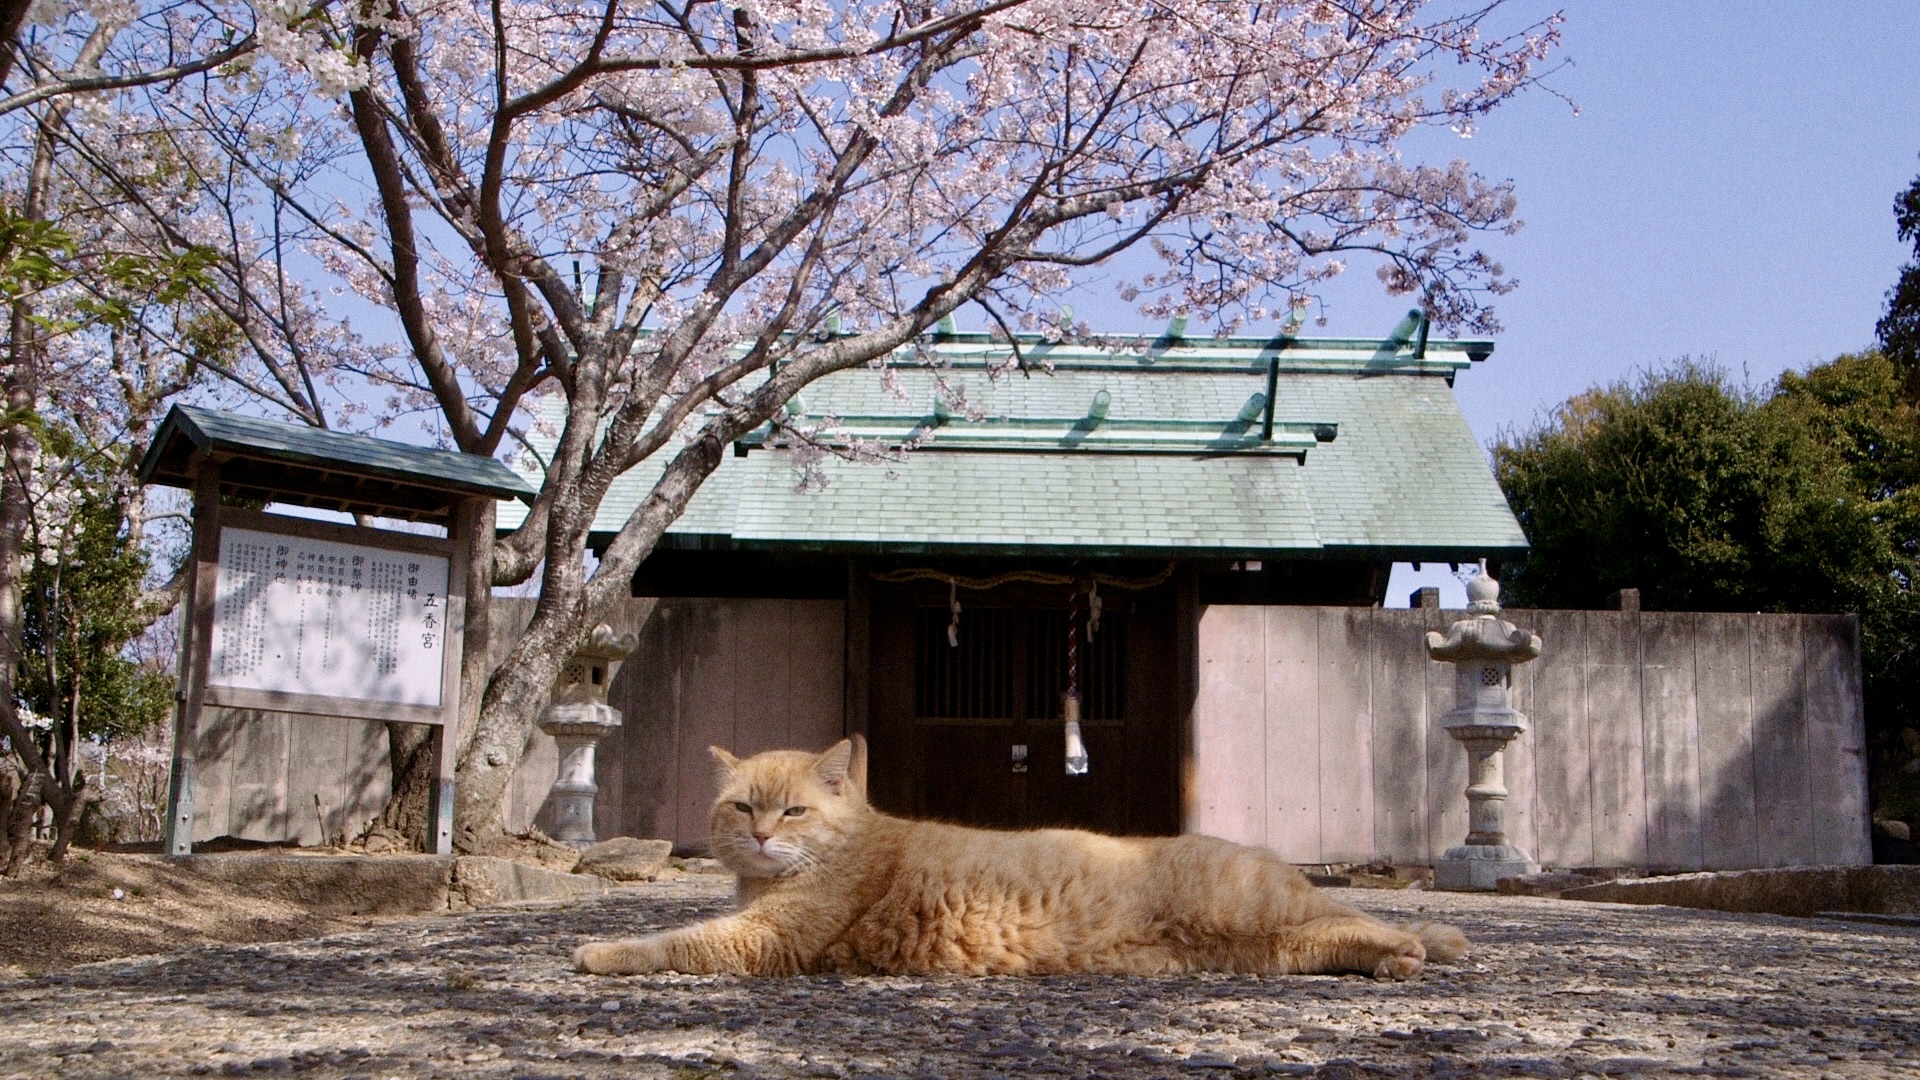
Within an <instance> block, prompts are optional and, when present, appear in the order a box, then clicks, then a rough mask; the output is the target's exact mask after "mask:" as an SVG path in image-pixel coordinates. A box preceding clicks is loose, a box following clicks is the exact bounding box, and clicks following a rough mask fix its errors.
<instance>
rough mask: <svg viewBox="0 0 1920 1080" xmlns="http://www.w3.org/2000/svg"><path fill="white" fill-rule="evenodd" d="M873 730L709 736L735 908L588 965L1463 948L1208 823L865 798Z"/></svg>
mask: <svg viewBox="0 0 1920 1080" xmlns="http://www.w3.org/2000/svg"><path fill="white" fill-rule="evenodd" d="M864 749H865V747H864V745H861V746H858V747H856V745H855V744H854V743H853V742H851V741H844V740H843V741H842V742H840V743H839V744H838V745H836V746H834V747H833V748H832V749H831V750H828V751H827V752H825V753H823V754H809V753H805V752H803V751H798V750H774V751H769V752H767V753H764V754H756V755H754V756H753V757H750V758H747V759H746V760H744V761H742V760H740V759H739V758H736V757H734V756H733V755H732V754H729V753H727V752H726V751H725V750H722V749H720V748H718V747H715V748H713V756H714V760H716V761H717V762H719V766H720V769H719V781H720V797H719V799H718V800H716V801H715V802H714V804H713V850H714V854H715V855H716V856H718V857H719V859H720V860H721V861H722V862H724V863H725V864H726V865H727V866H728V867H730V868H731V869H732V870H733V871H734V872H735V873H737V874H738V875H739V877H740V883H739V910H738V911H737V912H736V913H735V914H732V915H726V916H722V917H720V918H716V919H710V920H708V921H706V922H703V923H697V924H695V925H693V926H688V927H683V928H681V929H678V930H668V931H665V932H663V933H658V934H653V935H651V936H648V937H643V938H630V939H627V940H624V941H603V942H593V943H590V944H586V945H582V946H580V948H578V949H576V950H575V951H574V954H573V963H574V966H575V967H577V968H579V969H580V970H581V971H586V972H592V973H595V974H602V975H610V974H633V973H638V972H648V971H668V970H671V971H681V972H688V973H699V974H707V973H714V972H730V973H736V974H745V975H795V974H800V973H803V972H821V971H841V972H855V973H883V974H903V975H904V974H933V973H941V972H945V973H963V974H970V975H1044V974H1056V973H1060V972H1074V971H1082V972H1101V973H1107V974H1137V975H1159V974H1166V973H1170V972H1182V971H1236V972H1257V973H1271V974H1287V973H1320V972H1336V971H1357V972H1362V973H1365V974H1370V975H1374V976H1379V977H1392V978H1397V979H1404V978H1408V977H1410V976H1413V975H1416V974H1418V973H1419V971H1420V968H1421V965H1422V964H1423V963H1424V962H1425V961H1426V960H1427V959H1428V958H1432V959H1435V960H1453V959H1457V958H1459V957H1461V956H1464V955H1465V954H1466V950H1467V939H1466V937H1465V936H1464V935H1462V934H1461V933H1460V931H1458V930H1456V929H1454V928H1453V927H1451V926H1442V925H1438V924H1428V925H1424V926H1418V927H1411V928H1408V929H1405V930H1401V929H1395V928H1393V927H1390V926H1386V925H1384V924H1382V923H1380V922H1378V921H1376V920H1374V919H1371V918H1368V917H1367V916H1365V915H1362V914H1360V913H1359V912H1358V911H1355V910H1354V909H1352V908H1350V907H1347V906H1346V905H1344V904H1341V903H1338V902H1336V901H1334V900H1331V899H1328V898H1327V897H1326V895H1325V894H1323V893H1321V892H1318V891H1317V890H1315V889H1314V887H1313V885H1312V884H1311V883H1309V882H1308V881H1307V879H1306V878H1305V877H1304V876H1303V875H1301V874H1300V872H1299V871H1297V870H1295V869H1294V868H1293V867H1291V866H1289V865H1287V864H1286V863H1284V862H1282V861H1281V860H1280V859H1279V857H1277V856H1275V855H1274V854H1272V853H1271V852H1267V851H1263V850H1260V849H1257V848H1250V847H1245V846H1242V845H1240V844H1234V843H1230V842H1228V841H1225V840H1219V839H1216V838H1214V837H1210V836H1178V837H1164V838H1123V837H1113V836H1101V835H1098V834H1096V833H1090V832H1081V831H1079V830H1076V829H1037V830H1034V831H1031V832H994V831H989V830H985V829H971V828H965V827H962V826H959V825H948V824H944V823H941V822H934V821H908V820H905V819H902V818H897V817H892V816H890V815H887V814H883V813H880V812H879V811H877V810H874V809H872V808H871V807H869V806H868V805H867V801H866V795H865V784H864V780H865V775H864V773H865V755H864V753H856V751H857V750H859V751H863V750H864Z"/></svg>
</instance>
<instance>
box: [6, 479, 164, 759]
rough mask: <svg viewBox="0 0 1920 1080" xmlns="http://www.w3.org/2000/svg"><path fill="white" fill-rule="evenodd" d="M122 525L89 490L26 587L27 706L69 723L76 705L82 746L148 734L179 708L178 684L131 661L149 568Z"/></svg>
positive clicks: (99, 491)
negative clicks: (86, 741)
mask: <svg viewBox="0 0 1920 1080" xmlns="http://www.w3.org/2000/svg"><path fill="white" fill-rule="evenodd" d="M122 520H123V519H122V515H121V508H120V507H119V506H118V505H117V504H116V503H115V502H114V501H113V500H112V498H111V497H110V491H109V489H108V488H107V487H106V485H105V484H103V483H98V482H94V483H87V484H82V485H81V490H80V493H79V497H78V500H77V502H76V505H75V506H74V508H73V512H72V515H71V517H70V518H69V519H68V520H66V521H62V522H55V523H51V524H52V526H53V527H56V528H60V529H62V530H63V531H64V534H65V535H64V536H63V537H62V538H61V539H60V540H59V541H58V542H57V544H55V545H47V544H42V545H41V548H40V554H39V555H38V556H37V557H36V558H35V559H34V560H33V561H32V563H31V564H30V565H29V567H28V569H27V574H26V579H25V582H24V588H23V593H24V595H23V601H24V603H23V604H22V614H23V626H22V634H21V636H22V645H23V656H22V659H21V665H20V678H19V687H18V689H19V693H20V697H21V699H22V701H23V702H24V703H25V704H26V705H27V706H28V707H29V708H31V709H32V710H33V711H34V712H36V713H38V714H40V715H42V716H46V717H52V718H55V719H57V720H64V719H65V718H66V717H67V715H68V712H69V710H70V709H71V708H72V706H73V704H74V700H75V697H76V695H77V697H78V701H79V710H78V712H79V720H80V731H79V734H80V735H81V736H83V737H98V738H102V739H112V738H115V737H118V736H125V735H133V734H137V733H140V732H144V731H147V730H149V729H150V728H152V727H153V726H154V725H156V724H158V723H160V722H162V721H163V720H164V719H165V718H166V716H167V714H168V711H169V709H170V708H171V706H172V697H173V680H172V679H171V678H170V677H168V676H167V675H165V674H163V673H161V672H158V671H154V670H152V669H151V668H148V667H145V666H143V665H141V664H139V663H137V662H135V661H133V660H130V659H128V658H127V657H126V656H125V647H126V644H127V642H129V641H131V640H132V639H133V638H134V637H135V636H137V635H138V634H140V633H141V632H142V631H144V630H145V629H146V627H147V623H148V621H149V620H148V619H147V618H145V617H144V616H143V614H142V612H141V610H140V593H141V584H142V582H143V581H144V579H145V577H146V574H147V559H146V556H145V554H144V553H142V552H141V551H140V549H139V548H138V547H137V546H136V545H134V544H133V543H131V542H130V541H129V540H128V538H127V536H126V534H125V532H124V531H123V530H122ZM43 539H48V538H43Z"/></svg>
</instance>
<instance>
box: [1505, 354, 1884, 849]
mask: <svg viewBox="0 0 1920 1080" xmlns="http://www.w3.org/2000/svg"><path fill="white" fill-rule="evenodd" d="M1493 458H1494V472H1495V475H1496V476H1497V477H1498V478H1499V481H1500V485H1501V488H1502V489H1503V490H1504V491H1505V492H1506V494H1507V500H1508V502H1509V503H1510V504H1511V505H1512V506H1513V509H1514V512H1515V513H1516V514H1517V515H1518V516H1519V518H1520V522H1521V525H1522V527H1523V528H1524V529H1525V530H1526V533H1527V537H1528V539H1529V540H1530V541H1531V542H1532V547H1531V549H1530V550H1529V551H1528V553H1527V555H1526V556H1525V557H1524V558H1522V559H1518V560H1512V561H1509V562H1508V563H1506V564H1505V566H1504V567H1503V573H1504V583H1505V584H1506V586H1507V588H1508V590H1509V594H1510V595H1511V596H1512V598H1513V600H1514V602H1515V603H1517V604H1524V605H1532V606H1539V607H1572V608H1595V607H1600V606H1601V605H1602V602H1603V600H1604V598H1605V597H1606V596H1607V594H1609V593H1611V592H1613V591H1614V590H1617V589H1621V588H1638V589H1639V590H1640V591H1641V603H1642V605H1643V606H1644V607H1647V608H1650V609H1654V610H1669V611H1800V612H1852V613H1856V614H1858V615H1859V616H1860V626H1861V645H1862V665H1863V668H1864V670H1865V675H1866V686H1865V691H1866V713H1867V726H1868V738H1869V741H1870V744H1871V745H1872V746H1873V747H1874V748H1875V759H1876V763H1877V764H1878V766H1879V767H1877V768H1876V770H1875V776H1874V789H1875V794H1876V798H1877V799H1878V800H1879V803H1878V805H1879V806H1880V809H1881V810H1882V811H1883V812H1891V813H1894V814H1897V815H1899V816H1905V817H1912V816H1913V815H1914V814H1916V813H1920V802H1917V801H1915V799H1914V796H1915V794H1920V791H1914V790H1909V789H1911V788H1913V787H1914V785H1913V784H1912V783H1911V782H1910V781H1906V780H1900V779H1898V778H1897V777H1896V776H1895V769H1894V768H1892V766H1893V765H1894V762H1893V759H1892V757H1891V754H1892V751H1893V750H1894V749H1895V748H1896V747H1898V746H1899V744H1900V732H1901V731H1902V729H1904V728H1907V727H1909V726H1913V725H1916V724H1920V697H1916V693H1915V688H1916V687H1920V598H1917V597H1916V595H1915V593H1914V590H1913V582H1914V578H1915V571H1916V568H1917V567H1920V562H1917V558H1916V557H1917V556H1920V496H1917V495H1916V492H1915V490H1914V487H1913V482H1914V479H1915V477H1916V475H1920V412H1916V409H1915V407H1914V404H1913V402H1912V400H1911V399H1910V398H1909V397H1908V396H1907V395H1906V393H1905V391H1904V382H1903V377H1902V373H1901V371H1900V369H1899V367H1898V366H1897V365H1896V364H1895V363H1894V362H1893V361H1892V360H1891V359H1889V358H1888V357H1887V356H1886V355H1884V354H1882V353H1863V354H1859V355H1852V356H1843V357H1840V358H1839V359H1837V360H1834V361H1832V362H1831V363H1828V364H1822V365H1819V366H1817V367H1814V368H1812V369H1811V370H1809V371H1807V372H1805V373H1797V372H1789V373H1787V374H1785V375H1783V376H1781V378H1780V380H1779V382H1778V383H1777V384H1776V385H1775V386H1774V387H1773V388H1771V390H1770V391H1769V392H1767V393H1765V394H1754V393H1749V392H1747V391H1745V390H1743V389H1741V388H1739V387H1737V386H1734V385H1732V384H1731V383H1730V382H1729V380H1728V379H1727V377H1726V374H1725V373H1724V372H1723V371H1721V370H1719V369H1717V368H1714V367H1710V366H1707V365H1702V364H1697V363H1682V364H1679V365H1676V366H1674V367H1672V368H1668V369H1665V370H1659V371H1653V372H1649V373H1648V374H1646V375H1644V376H1642V377H1641V379H1640V380H1639V381H1638V382H1635V383H1621V384H1616V385H1614V386H1611V387H1608V388H1605V389H1595V390H1589V391H1587V392H1585V393H1583V394H1580V395H1578V396H1576V397H1574V398H1572V399H1570V400H1569V401H1567V402H1566V403H1565V404H1564V405H1562V406H1560V408H1558V409H1557V410H1555V411H1554V413H1553V414H1552V415H1551V416H1549V417H1548V418H1546V419H1545V420H1544V421H1543V422H1542V423H1541V424H1539V425H1538V426H1536V427H1535V428H1533V429H1532V430H1529V431H1526V432H1523V433H1518V434H1507V435H1503V436H1502V437H1501V439H1500V440H1499V441H1498V442H1497V443H1496V444H1495V446H1494V450H1493Z"/></svg>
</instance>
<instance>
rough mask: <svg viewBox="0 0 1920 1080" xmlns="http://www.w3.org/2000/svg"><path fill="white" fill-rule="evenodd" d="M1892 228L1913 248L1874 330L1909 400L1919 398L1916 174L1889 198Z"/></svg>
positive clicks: (1919, 204) (1919, 180)
mask: <svg viewBox="0 0 1920 1080" xmlns="http://www.w3.org/2000/svg"><path fill="white" fill-rule="evenodd" d="M1893 222H1894V228H1895V230H1896V231H1897V232H1898V233H1899V236H1900V239H1901V241H1902V242H1905V243H1910V244H1912V245H1913V249H1914V261H1913V262H1910V263H1908V264H1907V265H1905V266H1903V267H1901V268H1900V277H1899V278H1898V279H1897V280H1896V281H1895V282H1894V285H1893V289H1892V290H1891V291H1889V292H1888V293H1887V313H1886V315H1884V316H1882V317H1881V319H1880V323H1879V325H1878V326H1876V327H1875V328H1874V329H1875V330H1876V331H1877V332H1878V333H1879V335H1880V348H1881V350H1882V351H1883V352H1885V353H1886V354H1887V355H1888V356H1889V357H1891V358H1892V359H1893V361H1894V363H1895V364H1898V365H1899V366H1900V369H1901V371H1902V373H1903V374H1904V375H1905V377H1906V384H1907V385H1906V392H1907V397H1908V398H1909V399H1920V177H1915V178H1914V181H1913V183H1912V184H1910V185H1908V187H1907V189H1906V190H1905V191H1903V192H1901V193H1900V194H1899V195H1898V196H1897V197H1895V199H1894V200H1893Z"/></svg>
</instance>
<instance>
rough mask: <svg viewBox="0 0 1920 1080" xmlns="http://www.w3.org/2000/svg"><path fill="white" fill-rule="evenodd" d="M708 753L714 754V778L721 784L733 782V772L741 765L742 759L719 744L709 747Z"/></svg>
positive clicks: (722, 785)
mask: <svg viewBox="0 0 1920 1080" xmlns="http://www.w3.org/2000/svg"><path fill="white" fill-rule="evenodd" d="M707 753H709V754H712V755H713V764H714V770H713V778H714V780H715V781H716V782H717V783H718V784H719V785H720V786H721V787H726V786H727V785H728V784H731V783H733V773H734V770H735V769H738V768H739V767H740V759H739V758H737V757H734V756H733V755H732V754H729V753H727V752H726V751H725V750H722V749H720V748H719V747H717V746H709V747H707Z"/></svg>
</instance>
